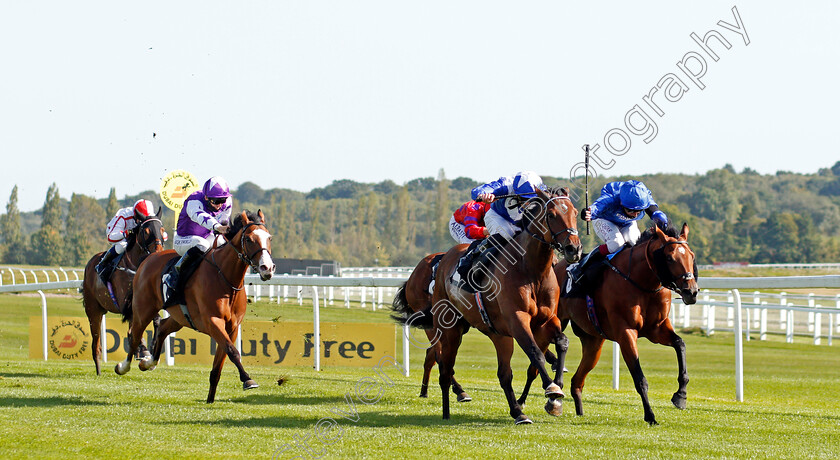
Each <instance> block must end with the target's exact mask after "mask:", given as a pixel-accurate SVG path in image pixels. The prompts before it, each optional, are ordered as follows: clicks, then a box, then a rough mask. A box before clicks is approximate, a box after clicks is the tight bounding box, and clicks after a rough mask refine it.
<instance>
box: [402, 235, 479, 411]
mask: <svg viewBox="0 0 840 460" xmlns="http://www.w3.org/2000/svg"><path fill="white" fill-rule="evenodd" d="M443 254H444V253H442V252H437V253H434V254H429V255H428V256H426V257H424V258H423V259H422V260H420V262H419V263H418V264H417V266H416V267H414V270H412V271H411V275H409V276H408V280H406V282H405V283H404V284H403V285H402V286H401V287H400V288H399V289H398V290H397V295H396V296H394V302H393V307H392V309H393V310H394V312H396V315H395V316H392V318H394V319H395V320H397V321H400V320H401V319H402V317H408V316H410V315H411V314H413V313H415V312H418V311H422V310H424V309H426V308H427V307H429V306H431V305H432V294H431V293H429V284H430V283H431V282H432V279H433V278H432V267H433V265H434V264H435V263H438V262H439V261H440V259H441V258H442V257H443ZM426 336H427V337H428V338H429V341H430V343H431V341H432V340H433V339H434V333H433V332H432V331H431V329H426ZM439 355H440V344H439V343H435V344H434V345H432V346H430V347H429V348H427V349H426V360H425V361H423V381H422V383H421V384H420V397H421V398H427V397H428V396H429V377H430V376H431V373H432V367H434V365H435V363H436V362H437V357H438V356H439ZM452 392H453V393H455V395H456V398H457V400H458V402H469V401H472V398H471V397H470V395H468V394H467V392H466V391H464V389H463V388H462V387H461V385H459V384H458V382H456V381H455V378H454V377H453V378H452Z"/></svg>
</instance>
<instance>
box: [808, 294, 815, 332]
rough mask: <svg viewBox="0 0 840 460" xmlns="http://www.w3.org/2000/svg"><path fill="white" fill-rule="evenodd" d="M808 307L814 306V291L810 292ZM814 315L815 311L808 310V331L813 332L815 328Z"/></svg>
mask: <svg viewBox="0 0 840 460" xmlns="http://www.w3.org/2000/svg"><path fill="white" fill-rule="evenodd" d="M808 307H809V308H814V293H813V292H809V293H808ZM814 317H815V315H814V312H812V311H809V312H808V332H811V331H813V330H814Z"/></svg>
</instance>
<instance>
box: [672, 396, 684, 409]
mask: <svg viewBox="0 0 840 460" xmlns="http://www.w3.org/2000/svg"><path fill="white" fill-rule="evenodd" d="M671 402H672V403H674V406H675V407H676V408H677V409H685V397H683V396H679V395H677V394H676V393H674V396H671Z"/></svg>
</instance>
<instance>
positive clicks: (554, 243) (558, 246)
mask: <svg viewBox="0 0 840 460" xmlns="http://www.w3.org/2000/svg"><path fill="white" fill-rule="evenodd" d="M554 200H569V203H571V201H572V200H571V198H569V197H567V196H555V197H553V198H551V199H550V200H548V201H547V202H546V204H548V203H551V202H552V201H554ZM526 204H527V203H526ZM544 220H545V226H546V228H548V231H549V232H551V240H550V241H546V240H545V238H543V236H542V235H539V234H537V233H534V232H532V231H531V226H530V225H528V226H526V227H525V231H527V232H528V234H529V235H531V237H532V238H534V239H535V240H537V241H539V242H540V243H543V244H547V245H549V246H551V247H552V248H553V249H556V250H558V251H560V253H561V254H564V255H565V251H564V250H563V245H562V244H560V243H557V241H556V240H557V237H558V236H559V235H562V234H564V233H566V232H568V233H569V235H568V236H566V238H565V241H568V240H569V238H570V237H572V236H574V235H577V234H578V231H577V229H576V228H566V229H563V230H560V231H559V232H555V231H552V229H551V222H549V221H548V212H546V213H545V218H544Z"/></svg>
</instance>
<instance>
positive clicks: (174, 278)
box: [165, 246, 204, 291]
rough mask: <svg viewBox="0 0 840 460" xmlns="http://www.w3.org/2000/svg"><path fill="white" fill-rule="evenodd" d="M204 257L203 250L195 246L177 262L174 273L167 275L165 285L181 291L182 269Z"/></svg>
mask: <svg viewBox="0 0 840 460" xmlns="http://www.w3.org/2000/svg"><path fill="white" fill-rule="evenodd" d="M202 255H204V251H202V250H201V248H199V247H196V246H193V247H191V248H189V249H188V250H187V252H185V253H184V255H183V256H181V259H180V260H178V262H175V266H174V267H172V269H173V270H172V271H171V272H169V274H168V275H166V280H165V283H166V285H167V286H168V287H169V289H172V290H176V291H180V290H181V288H182V287H183V281H182V280H181V269H182V268H183V267H185V266H188V265H189V264H190V263H192V261H193V260H195V259H196V258H198V257H201V256H202Z"/></svg>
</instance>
